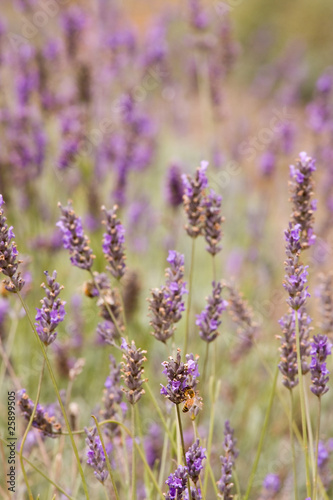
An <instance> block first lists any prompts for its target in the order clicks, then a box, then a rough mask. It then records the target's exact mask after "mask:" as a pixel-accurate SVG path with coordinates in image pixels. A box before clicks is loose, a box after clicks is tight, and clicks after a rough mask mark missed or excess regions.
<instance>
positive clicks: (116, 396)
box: [100, 354, 126, 437]
mask: <svg viewBox="0 0 333 500" xmlns="http://www.w3.org/2000/svg"><path fill="white" fill-rule="evenodd" d="M109 359H110V372H109V375H108V376H107V378H106V381H105V384H104V395H103V409H101V410H100V415H101V418H102V419H103V420H119V409H121V410H122V411H123V409H124V406H123V405H124V404H125V403H122V399H123V391H122V390H121V388H120V369H121V365H120V364H119V365H117V363H116V360H115V359H114V357H113V356H112V354H110V356H109ZM125 406H126V405H125ZM117 428H118V425H117V424H111V423H110V424H106V425H105V426H104V427H103V429H104V432H105V434H106V435H107V436H109V437H111V436H113V435H114V433H115V430H116V429H117Z"/></svg>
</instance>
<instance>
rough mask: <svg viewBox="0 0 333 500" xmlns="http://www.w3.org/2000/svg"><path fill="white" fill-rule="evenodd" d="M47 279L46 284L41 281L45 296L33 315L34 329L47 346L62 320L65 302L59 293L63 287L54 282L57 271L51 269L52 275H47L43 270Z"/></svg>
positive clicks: (54, 336)
mask: <svg viewBox="0 0 333 500" xmlns="http://www.w3.org/2000/svg"><path fill="white" fill-rule="evenodd" d="M44 274H45V276H46V280H47V286H46V285H45V284H44V283H42V285H41V286H42V288H44V290H45V297H44V298H43V299H42V300H41V303H42V307H41V308H40V309H38V308H36V309H37V314H36V317H35V320H36V323H35V326H36V331H37V333H38V336H39V338H40V339H41V341H42V342H43V344H44V345H46V346H48V345H50V344H52V342H54V341H55V339H56V337H57V332H56V328H57V326H58V325H59V323H61V322H62V321H63V320H64V317H65V314H66V312H65V307H64V305H65V304H66V302H64V301H62V300H60V298H59V294H60V292H61V290H62V289H63V288H64V287H63V286H60V285H59V283H57V282H56V277H57V272H56V271H53V274H52V276H49V273H48V272H47V271H45V272H44Z"/></svg>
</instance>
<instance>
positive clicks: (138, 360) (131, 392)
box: [121, 339, 147, 405]
mask: <svg viewBox="0 0 333 500" xmlns="http://www.w3.org/2000/svg"><path fill="white" fill-rule="evenodd" d="M123 340H124V339H123ZM125 344H126V345H125ZM121 348H122V349H123V351H124V354H123V359H124V360H125V362H122V368H121V371H122V373H123V375H122V378H123V379H124V384H125V385H126V389H125V388H124V389H123V391H124V393H125V396H126V398H127V400H128V401H129V402H130V403H131V405H134V404H135V403H137V402H138V401H139V399H140V398H141V396H142V395H143V394H144V393H145V391H144V389H143V388H142V384H143V383H144V382H147V379H144V378H142V376H143V373H144V368H143V366H142V365H143V363H144V362H145V361H147V358H146V357H145V354H146V353H147V351H144V350H142V349H141V348H140V347H139V348H137V347H136V345H135V343H134V341H133V340H132V343H131V345H129V344H127V343H126V341H125V343H124V342H122V344H121Z"/></svg>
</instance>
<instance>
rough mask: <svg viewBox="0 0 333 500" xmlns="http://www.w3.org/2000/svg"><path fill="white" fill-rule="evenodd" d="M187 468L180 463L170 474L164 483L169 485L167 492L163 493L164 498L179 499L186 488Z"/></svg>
mask: <svg viewBox="0 0 333 500" xmlns="http://www.w3.org/2000/svg"><path fill="white" fill-rule="evenodd" d="M187 478H188V469H187V467H184V466H183V465H180V466H179V467H178V469H176V471H175V472H174V473H173V474H170V476H169V477H168V479H167V480H166V481H165V484H167V485H168V486H169V492H168V493H166V494H165V499H166V500H180V499H182V498H183V494H184V492H185V490H186V488H187Z"/></svg>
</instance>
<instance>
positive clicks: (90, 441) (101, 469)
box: [84, 427, 109, 484]
mask: <svg viewBox="0 0 333 500" xmlns="http://www.w3.org/2000/svg"><path fill="white" fill-rule="evenodd" d="M84 430H85V433H86V435H87V438H86V445H87V447H88V450H87V464H88V465H90V467H92V468H93V469H94V475H95V477H96V479H98V481H100V482H101V483H102V484H103V483H104V482H105V481H106V479H107V477H108V474H109V473H108V470H107V468H106V463H105V462H106V458H105V454H104V450H103V446H102V443H101V440H100V438H99V436H97V435H96V433H97V429H96V427H94V428H93V430H92V431H89V429H87V427H85V429H84Z"/></svg>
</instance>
